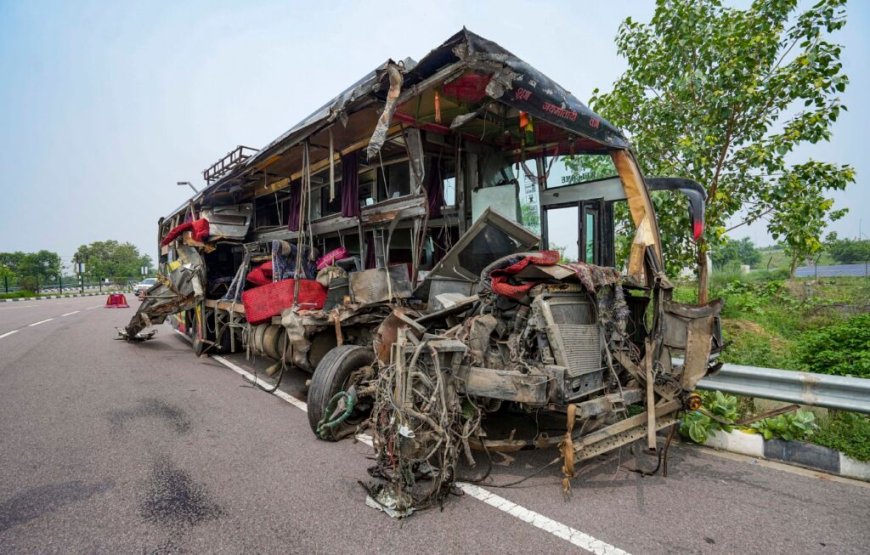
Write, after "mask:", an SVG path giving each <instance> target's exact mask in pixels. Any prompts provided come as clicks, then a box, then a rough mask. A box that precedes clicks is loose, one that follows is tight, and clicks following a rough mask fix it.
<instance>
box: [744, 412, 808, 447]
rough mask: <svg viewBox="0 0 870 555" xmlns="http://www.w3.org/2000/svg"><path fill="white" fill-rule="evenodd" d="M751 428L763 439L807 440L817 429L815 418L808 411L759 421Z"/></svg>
mask: <svg viewBox="0 0 870 555" xmlns="http://www.w3.org/2000/svg"><path fill="white" fill-rule="evenodd" d="M751 428H752V429H753V430H755V431H756V432H758V433H760V434H761V435H762V436H764V439H773V438H778V439H784V440H786V441H792V440H802V439H808V438H809V437H810V436H811V435H813V432H815V430H816V428H817V425H816V416H815V415H814V414H813V413H812V412H810V411H808V410H799V411H796V412H790V413H786V414H780V415H778V416H774V417H772V418H765V419H764V420H759V421H758V422H755V423H754V424H752V426H751Z"/></svg>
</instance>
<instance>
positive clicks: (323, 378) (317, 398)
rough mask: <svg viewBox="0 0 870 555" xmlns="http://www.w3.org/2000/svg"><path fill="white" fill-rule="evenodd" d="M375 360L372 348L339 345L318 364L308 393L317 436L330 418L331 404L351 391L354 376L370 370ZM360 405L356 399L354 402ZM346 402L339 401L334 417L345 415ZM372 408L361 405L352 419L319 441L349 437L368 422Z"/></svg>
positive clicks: (356, 407)
mask: <svg viewBox="0 0 870 555" xmlns="http://www.w3.org/2000/svg"><path fill="white" fill-rule="evenodd" d="M374 360H375V354H374V352H373V351H372V350H371V348H368V347H360V346H357V345H339V346H338V347H334V348H333V349H331V350H330V351H329V352H328V353H326V355H325V356H324V357H323V358H322V359H321V360H320V362H319V363H318V364H317V368H316V369H315V370H314V375H313V376H312V377H311V386H310V387H309V389H308V424H309V425H310V426H311V430H312V431H313V432H314V433H315V434H316V435H317V428H318V426H319V425H320V423H321V421H322V420H323V417H324V415H326V412H327V409H328V407H329V405H330V401H332V400H333V397H335V396H336V394H338V393H341V392H342V391H348V389H350V388H351V387H352V386H353V385H355V384H352V383H350V382H351V381H352V377H353V374H354V373H355V372H356V371H357V370H360V369H362V368H363V367H365V366H370V365H371V364H372V363H373V362H374ZM354 400H355V401H356V399H354ZM344 403H346V400H339V402H338V406H337V407H336V408H335V409H334V410H332V411H331V412H332V413H333V414H329V415H328V416H330V417H334V416H336V413H339V412H341V410H342V408H343V407H344V406H345V404H344ZM368 410H370V407H365V406H364V405H363V404H362V403H357V404H356V406H355V407H354V409H353V411H352V412H351V414H350V415H349V417H348V418H347V419H346V420H344V422H342V423H341V424H339V425H338V426H336V427H333V428H330V429H329V430H327V431H326V432H325V433H322V434H320V435H319V436H318V437H320V438H321V439H325V440H327V441H336V440H338V439H341V438H342V437H344V436H346V435H348V434H349V433H350V432H352V431H353V428H354V427H355V426H356V425H357V424H359V423H360V422H362V421H363V419H365V417H366V416H367V413H368Z"/></svg>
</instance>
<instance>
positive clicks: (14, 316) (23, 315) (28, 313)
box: [0, 296, 139, 336]
mask: <svg viewBox="0 0 870 555" xmlns="http://www.w3.org/2000/svg"><path fill="white" fill-rule="evenodd" d="M131 301H132V302H133V303H138V302H139V301H137V300H136V299H133V298H132V296H128V302H131ZM105 302H106V299H105V297H100V296H96V297H71V298H61V299H45V300H40V301H18V302H11V303H8V302H7V303H0V336H2V335H3V334H5V333H8V332H10V331H13V330H21V329H22V328H25V327H28V326H30V324H34V323H37V322H43V321H44V320H47V319H49V318H53V319H61V318H70V317H73V316H76V315H78V314H81V313H82V312H86V311H88V310H96V308H97V307H102V306H103V305H104V304H105ZM130 306H131V307H132V306H136V305H134V304H131V305H130ZM112 310H115V309H112ZM46 323H47V322H46ZM39 325H42V324H39ZM34 327H35V326H34Z"/></svg>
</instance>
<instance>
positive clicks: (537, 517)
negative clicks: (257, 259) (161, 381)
mask: <svg viewBox="0 0 870 555" xmlns="http://www.w3.org/2000/svg"><path fill="white" fill-rule="evenodd" d="M175 331H176V333H178V334H179V335H181V336H182V337H184V338H185V339H186V340H188V341H190V338H189V337H187V336H186V335H184V334H183V333H181V332H179V331H178V330H175ZM211 358H213V359H214V360H216V361H218V362H219V363H221V364H223V365H224V366H226V367H227V368H229V369H230V370H232V371H233V372H235V373H237V374H240V375H241V376H243V377H245V378H247V379H248V380H250V381H252V382H254V381H255V380H257V378H256V377H255V376H254V375H253V374H251V373H250V372H248V371H247V370H245V369H243V368H241V367H240V366H238V365H236V364H233V363H232V362H230V361H228V360H227V359H225V358H224V357H222V356H219V355H213V356H212V357H211ZM259 383H260V384H262V385H263V386H264V387H271V385H269V384H266V383H264V382H263V381H260V382H259ZM273 395H275V396H277V397H279V398H281V399H283V400H285V401H287V402H288V403H290V404H291V405H293V406H294V407H296V408H298V409H299V410H301V411H304V412H308V404H307V403H306V402H305V401H300V400H299V399H297V398H296V397H293V396H292V395H289V394H287V393H285V392H283V391H281V390H280V389H279V390H277V391H275V392H274V393H273ZM356 438H357V439H358V440H359V441H360V442H362V443H365V444H366V445H368V446H369V447H371V446H372V438H371V436H369V435H366V434H357V436H356ZM456 485H457V486H458V487H459V488H460V489H461V490H462V491H463V492H465V493H466V494H467V495H468V496H469V497H473V498H474V499H477V500H478V501H483V502H484V503H486V504H487V505H489V506H490V507H493V508H496V509H498V510H499V511H502V512H503V513H506V514H509V515H510V516H512V517H514V518H517V519H519V520H521V521H523V522H526V523H528V524H531V525H532V526H534V527H535V528H538V529H540V530H543V531H544V532H547V533H548V534H551V535H553V536H555V537H557V538H559V539H562V540H565V541H567V542H569V543H571V544H573V545H576V546H577V547H579V548H581V549H585V550H586V551H589V552H591V553H595V554H596V555H629V553H628V552H627V551H623V550H622V549H619V548H618V547H615V546H613V545H610V544H609V543H606V542H603V541H601V540H599V539H596V538H594V537H592V536H590V535H589V534H586V533H585V532H581V531H580V530H577V529H576V528H572V527H570V526H568V525H567V524H562V523H561V522H558V521H555V520H553V519H552V518H549V517H546V516H544V515H542V514H540V513H537V512H535V511H532V510H531V509H527V508H525V507H523V506H522V505H517V504H516V503H514V502H513V501H510V500H508V499H505V498H504V497H501V496H500V495H496V494H495V493H493V492H491V491H489V490H487V489H485V488H482V487H480V486H477V485H475V484H469V483H467V482H458V483H457V484H456Z"/></svg>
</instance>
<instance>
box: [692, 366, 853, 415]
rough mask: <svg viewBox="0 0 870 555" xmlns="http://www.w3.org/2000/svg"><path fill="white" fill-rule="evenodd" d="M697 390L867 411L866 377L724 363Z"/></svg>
mask: <svg viewBox="0 0 870 555" xmlns="http://www.w3.org/2000/svg"><path fill="white" fill-rule="evenodd" d="M698 389H707V390H718V391H721V392H722V393H730V394H732V395H745V396H747V397H760V398H762V399H773V400H775V401H786V402H788V403H797V404H799V405H810V406H814V407H824V408H829V409H840V410H850V411H855V412H863V413H865V414H870V379H863V378H847V377H843V376H829V375H827V374H812V373H810V372H798V371H796V370H779V369H776V368H756V367H754V366H741V365H739V364H725V365H723V366H722V369H721V370H719V372H717V373H716V374H714V375H712V376H706V377H704V378H703V379H701V381H700V382H698Z"/></svg>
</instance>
